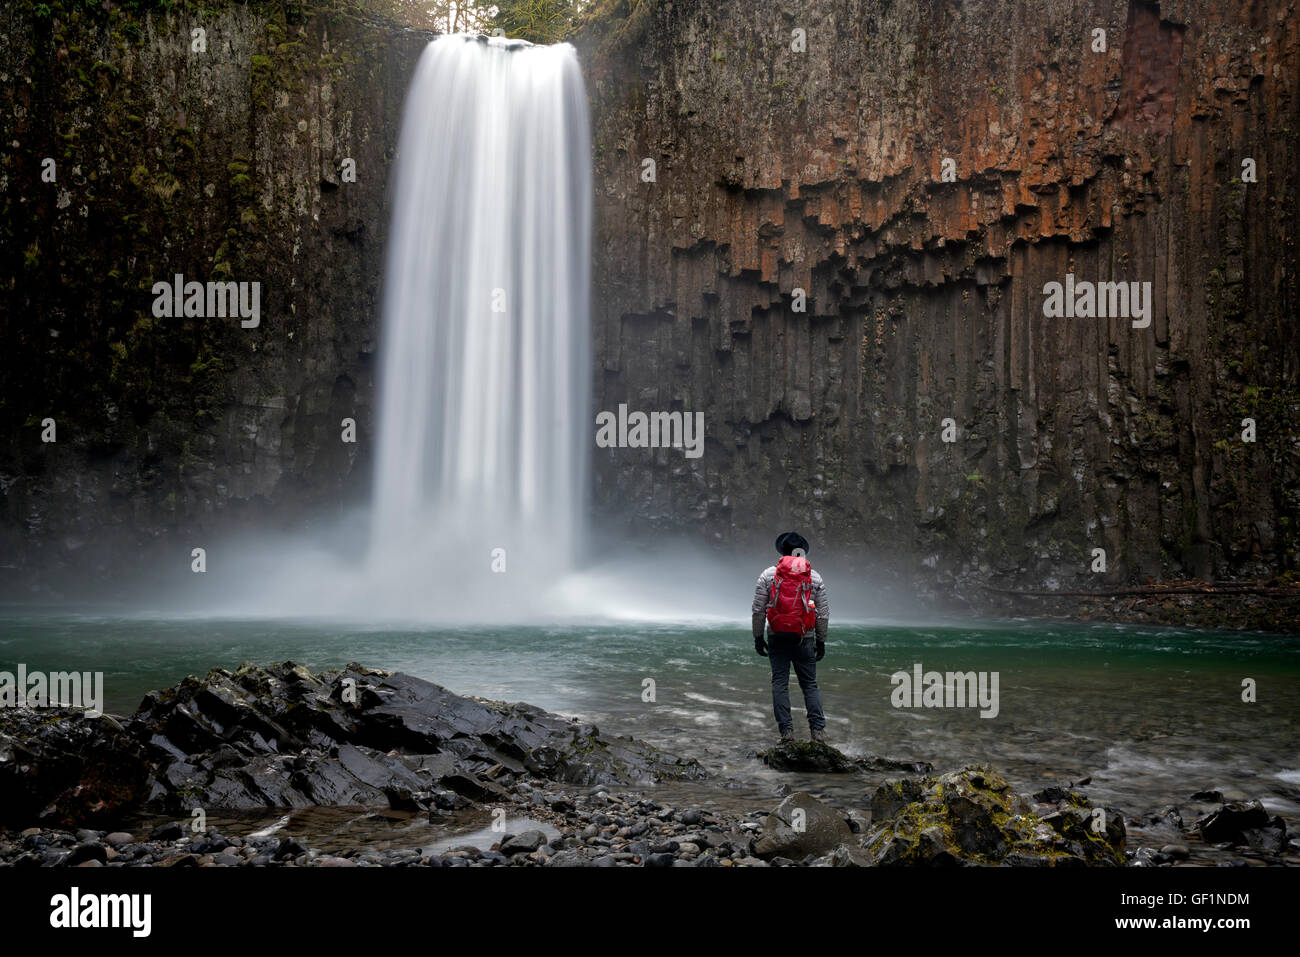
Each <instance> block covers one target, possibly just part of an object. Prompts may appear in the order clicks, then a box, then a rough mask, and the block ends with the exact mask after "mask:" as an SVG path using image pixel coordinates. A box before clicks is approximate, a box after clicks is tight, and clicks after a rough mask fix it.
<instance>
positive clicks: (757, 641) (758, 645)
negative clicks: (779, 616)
mask: <svg viewBox="0 0 1300 957" xmlns="http://www.w3.org/2000/svg"><path fill="white" fill-rule="evenodd" d="M754 650H755V651H757V652H758V653H759V654H760V655H762V656H763V657H764V658H766V657H767V642H765V641H764V640H763V636H762V635H757V636H755V638H754Z"/></svg>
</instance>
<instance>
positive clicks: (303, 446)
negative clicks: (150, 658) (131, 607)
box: [0, 0, 428, 590]
mask: <svg viewBox="0 0 1300 957" xmlns="http://www.w3.org/2000/svg"><path fill="white" fill-rule="evenodd" d="M126 6H132V7H140V8H143V9H139V10H128V9H126ZM168 6H169V7H173V9H169V10H162V9H152V8H155V7H156V5H154V4H132V5H123V4H83V3H80V2H67V0H50V2H48V3H39V4H37V3H31V2H27V0H22V2H17V3H11V4H6V5H5V6H4V9H3V11H2V12H0V74H3V76H4V82H0V125H2V126H3V127H4V129H5V131H6V134H5V145H4V153H3V155H2V156H0V182H2V183H3V187H4V188H3V191H2V192H3V198H2V199H0V204H2V208H3V213H4V214H3V216H2V217H0V253H3V254H2V255H0V315H2V316H4V317H5V321H4V322H3V324H2V325H0V330H2V331H0V336H3V339H2V340H0V341H2V342H3V349H2V350H0V352H3V355H4V358H2V359H0V364H2V365H0V375H2V377H3V379H4V382H5V388H4V390H3V393H2V394H0V422H3V423H4V424H3V429H4V431H3V433H0V489H2V490H3V493H2V494H0V552H2V553H3V554H4V555H5V561H4V570H3V572H2V573H0V587H3V586H4V585H5V584H6V583H9V581H10V580H11V579H13V580H15V581H13V582H12V584H14V585H24V586H25V585H27V584H28V583H29V581H30V580H31V579H32V578H33V577H34V576H35V574H36V573H37V572H40V573H42V574H41V578H42V580H43V581H44V582H50V581H51V580H52V579H53V578H54V573H55V572H57V571H58V570H59V569H60V568H64V567H66V568H67V569H68V573H69V576H70V577H71V574H72V572H74V571H75V573H76V576H77V578H78V579H82V583H81V586H80V588H79V590H84V588H85V581H84V579H86V578H90V579H95V578H103V577H106V576H109V575H111V573H112V572H113V571H114V569H116V568H121V567H135V566H137V565H138V564H139V563H140V560H141V556H142V554H145V551H144V550H146V549H149V548H152V547H159V548H165V547H167V546H168V545H169V543H170V541H171V538H170V536H172V535H177V536H179V537H181V538H183V539H188V538H189V537H190V536H194V535H202V536H206V537H210V536H212V535H213V534H214V533H216V532H219V531H225V530H233V529H234V528H236V527H238V526H239V525H240V524H241V523H245V522H246V523H250V524H269V525H271V526H272V527H274V526H277V525H278V526H283V525H285V524H291V523H296V522H300V521H302V520H304V518H305V517H306V516H310V515H312V514H313V513H314V512H315V511H316V510H317V509H321V508H328V509H329V510H331V511H333V510H334V509H336V508H337V507H338V506H339V505H340V504H348V503H350V502H351V503H354V502H356V501H358V500H359V499H361V498H363V497H364V495H365V494H366V492H367V489H366V486H367V484H368V475H369V469H368V465H369V462H370V449H371V445H370V442H369V437H370V436H371V435H372V432H371V428H372V425H373V419H374V415H373V412H372V401H373V395H374V390H373V377H374V368H373V366H374V357H375V355H376V351H375V350H376V340H377V332H376V328H377V323H378V306H377V302H378V295H379V287H380V281H381V277H382V272H383V268H382V267H383V255H384V242H383V240H384V235H385V233H386V232H387V228H388V209H387V205H386V195H387V194H386V189H387V181H388V175H389V164H390V160H391V159H392V157H393V154H394V150H395V147H396V142H397V136H398V129H399V124H400V121H401V107H402V102H403V99H404V96H405V92H406V88H407V84H408V83H409V81H410V77H411V75H412V73H413V72H414V67H415V62H416V59H417V57H418V56H419V54H420V52H421V51H422V49H423V47H424V45H425V43H426V42H427V40H428V36H427V35H425V34H421V33H416V32H413V31H404V30H402V29H400V28H398V27H396V26H395V25H393V24H391V23H387V22H384V21H382V20H377V19H375V18H373V17H371V16H369V15H367V14H366V12H365V11H364V9H363V8H362V5H360V4H358V3H355V2H348V0H344V2H337V3H335V2H330V3H328V4H316V3H313V2H311V0H307V2H304V3H295V4H291V5H284V4H271V3H247V4H246V3H242V2H241V3H234V2H227V0H215V2H213V3H208V4H204V6H203V9H202V10H201V11H199V10H196V9H192V8H190V7H189V6H188V5H182V4H176V5H168ZM198 28H202V29H203V30H204V31H206V50H205V51H204V52H197V51H195V50H194V49H193V38H192V31H193V30H195V29H198ZM46 158H49V159H50V160H52V161H53V162H54V164H55V166H54V171H55V175H56V180H55V181H54V182H45V181H43V180H42V178H41V176H42V170H43V169H44V167H43V162H44V160H45V159H46ZM345 166H346V167H347V169H346V170H345ZM352 169H355V181H350V180H349V177H350V171H351V170H352ZM176 274H182V275H183V276H184V277H185V280H186V281H190V280H197V281H200V282H206V281H208V280H216V281H226V280H228V281H235V282H248V283H252V282H258V283H260V324H259V325H258V327H257V328H250V329H245V328H242V327H241V326H240V324H239V320H238V319H194V318H191V319H185V318H171V319H165V318H156V317H155V316H154V315H153V302H154V294H153V291H152V288H153V283H155V282H157V281H160V280H161V281H167V282H171V281H172V279H173V277H174V276H175V275H176ZM47 417H48V418H52V419H54V420H55V423H56V427H57V442H55V443H52V444H45V443H42V441H41V425H40V423H41V421H42V420H43V419H45V418H47ZM346 417H351V418H354V419H355V420H356V422H357V432H358V437H359V440H358V441H357V442H356V443H354V444H349V443H344V442H342V441H341V435H342V420H343V419H344V418H346ZM159 543H161V544H159ZM184 553H185V554H188V547H187V548H186V550H185V552H184Z"/></svg>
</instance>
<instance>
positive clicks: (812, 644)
mask: <svg viewBox="0 0 1300 957" xmlns="http://www.w3.org/2000/svg"><path fill="white" fill-rule="evenodd" d="M816 646H817V643H816V639H814V638H812V637H809V638H807V639H804V638H801V637H800V636H799V635H793V634H786V633H783V632H773V633H771V634H769V635H768V636H767V657H768V660H769V661H771V662H772V712H773V714H775V715H776V726H777V727H778V728H779V729H780V730H781V733H782V734H784V733H785V732H787V731H790V730H791V729H792V728H793V727H794V720H793V719H792V718H791V717H790V666H791V665H794V673H795V676H796V677H797V678H798V679H799V690H801V691H802V692H803V703H804V707H805V708H807V709H808V727H809V728H811V729H812V730H813V731H821V730H822V729H823V728H825V727H826V715H824V714H823V713H822V693H821V690H820V689H819V688H818V687H817V652H816Z"/></svg>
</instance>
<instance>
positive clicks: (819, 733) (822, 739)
mask: <svg viewBox="0 0 1300 957" xmlns="http://www.w3.org/2000/svg"><path fill="white" fill-rule="evenodd" d="M811 736H812V739H813V740H814V741H816V742H817V743H818V744H825V743H826V732H825V731H824V730H822V729H821V728H818V729H817V730H816V731H813V732H812V733H811Z"/></svg>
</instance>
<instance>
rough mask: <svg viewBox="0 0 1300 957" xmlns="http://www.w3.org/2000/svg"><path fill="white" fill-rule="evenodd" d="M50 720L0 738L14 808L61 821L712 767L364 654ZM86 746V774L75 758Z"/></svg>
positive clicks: (356, 800)
mask: <svg viewBox="0 0 1300 957" xmlns="http://www.w3.org/2000/svg"><path fill="white" fill-rule="evenodd" d="M57 716H58V717H66V715H64V714H63V713H62V712H60V713H58V715H57ZM41 720H44V721H47V722H48V727H51V728H54V729H56V730H55V731H49V732H47V731H45V730H44V729H43V728H35V729H32V728H30V727H28V726H27V725H19V726H18V727H13V726H12V725H9V724H7V725H6V726H5V729H6V730H5V733H4V736H3V737H0V749H2V750H0V754H4V755H11V757H10V758H9V759H8V760H6V761H4V762H0V775H9V776H12V781H11V782H10V783H13V782H16V781H18V780H20V779H21V780H22V781H23V782H24V787H23V788H18V787H17V786H16V785H15V787H12V788H7V789H6V790H5V792H4V802H5V803H4V804H3V805H0V808H3V811H4V820H5V821H6V822H10V823H21V824H23V825H24V826H25V824H27V823H31V820H34V819H36V814H35V811H36V810H38V809H39V808H40V807H43V806H44V805H45V804H46V803H49V802H50V801H51V800H52V799H57V800H56V808H57V810H58V813H57V814H55V815H54V820H57V821H64V820H67V819H75V818H76V809H77V808H83V809H84V808H88V809H90V810H92V811H93V810H95V809H96V808H99V807H102V808H103V810H104V811H105V812H106V813H105V815H101V816H108V815H107V812H109V811H112V812H114V813H117V814H120V813H121V812H122V811H123V810H125V809H129V808H131V807H133V806H142V807H144V808H145V809H147V810H152V811H162V812H166V813H176V812H179V811H182V810H185V809H189V808H195V807H202V808H204V809H207V810H212V809H229V810H249V809H265V808H294V807H307V806H319V805H337V806H364V807H376V806H378V807H392V808H398V809H403V810H414V809H428V810H431V811H433V812H434V813H436V812H437V811H438V810H439V809H448V808H456V807H463V806H466V805H467V804H469V803H470V802H487V801H495V800H504V799H507V798H510V797H511V790H510V788H511V785H513V784H514V783H516V782H518V781H522V780H527V779H529V778H535V779H541V780H546V781H555V782H563V783H566V784H573V785H580V786H594V785H615V784H624V785H626V784H648V783H652V782H654V781H657V780H661V779H664V778H702V777H704V772H703V770H702V769H701V768H700V766H699V765H698V764H697V763H696V762H695V761H690V760H681V759H678V758H675V757H673V756H672V755H668V754H665V753H663V752H660V751H658V750H656V749H654V748H652V747H650V746H649V745H645V744H643V743H641V742H638V741H634V740H632V739H628V738H618V737H609V736H605V735H601V734H600V733H599V731H598V730H597V729H596V728H595V727H594V726H592V725H589V724H582V723H579V722H577V721H573V720H569V719H565V718H562V717H560V716H558V715H554V714H550V713H549V712H546V711H542V710H540V709H538V708H534V707H532V706H530V705H526V704H510V705H507V704H502V703H499V702H489V701H481V700H478V699H474V698H464V697H461V696H459V695H455V694H452V693H451V692H449V691H447V690H446V689H445V688H441V687H439V686H438V685H435V684H431V683H430V682H427V681H424V680H421V679H419V678H414V677H412V676H410V675H404V674H401V673H392V672H386V671H375V670H372V669H368V668H363V667H361V666H360V665H355V664H353V665H349V666H348V667H347V668H346V669H342V670H338V671H329V672H324V673H321V674H314V673H312V672H311V671H308V670H307V669H306V668H303V667H301V666H299V665H295V664H293V663H292V662H286V663H284V664H282V665H276V666H274V667H270V668H261V667H257V666H254V665H244V666H242V667H241V668H240V669H239V670H238V671H236V672H234V673H231V672H228V671H225V670H222V669H214V670H213V671H212V672H210V673H209V674H208V676H207V678H205V679H202V680H200V679H198V678H187V679H186V680H185V681H183V682H181V683H180V684H179V685H177V686H176V687H174V688H170V689H167V690H165V691H157V692H151V693H150V694H149V695H148V696H147V697H146V698H145V700H144V702H143V703H142V704H141V706H140V709H139V711H137V713H136V714H135V716H134V717H132V718H131V720H130V721H129V722H128V723H127V725H126V729H125V731H123V730H122V729H121V728H120V727H118V726H116V723H115V722H112V721H111V719H101V724H100V725H96V726H93V727H90V726H86V725H84V724H83V723H81V722H79V721H78V720H77V719H76V718H75V717H74V718H70V719H69V720H68V721H66V722H65V721H63V720H58V721H54V720H50V719H49V718H48V717H46V716H42V718H41ZM87 720H89V719H87ZM101 754H102V755H103V759H102V762H101V761H100V758H99V755H101ZM86 758H89V759H90V760H89V763H88V765H87V769H86V770H83V771H81V772H80V777H78V776H77V774H76V773H73V772H72V771H70V770H69V769H70V768H71V767H80V762H81V761H83V760H85V759H86ZM100 763H102V764H103V765H104V768H102V769H99V770H98V772H97V773H92V772H94V771H95V769H96V768H98V766H99V764H100ZM106 769H108V770H106ZM110 771H111V774H110V773H109V772H110ZM128 785H129V787H128ZM27 791H30V792H31V794H27V793H26V792H27ZM72 793H75V797H76V801H77V802H78V803H76V804H75V805H74V804H73V803H71V798H70V797H68V795H69V794H72ZM24 815H29V816H30V817H27V818H24ZM50 816H51V815H50V813H46V814H45V815H43V816H42V817H41V819H42V820H45V819H46V818H49V817H50Z"/></svg>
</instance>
